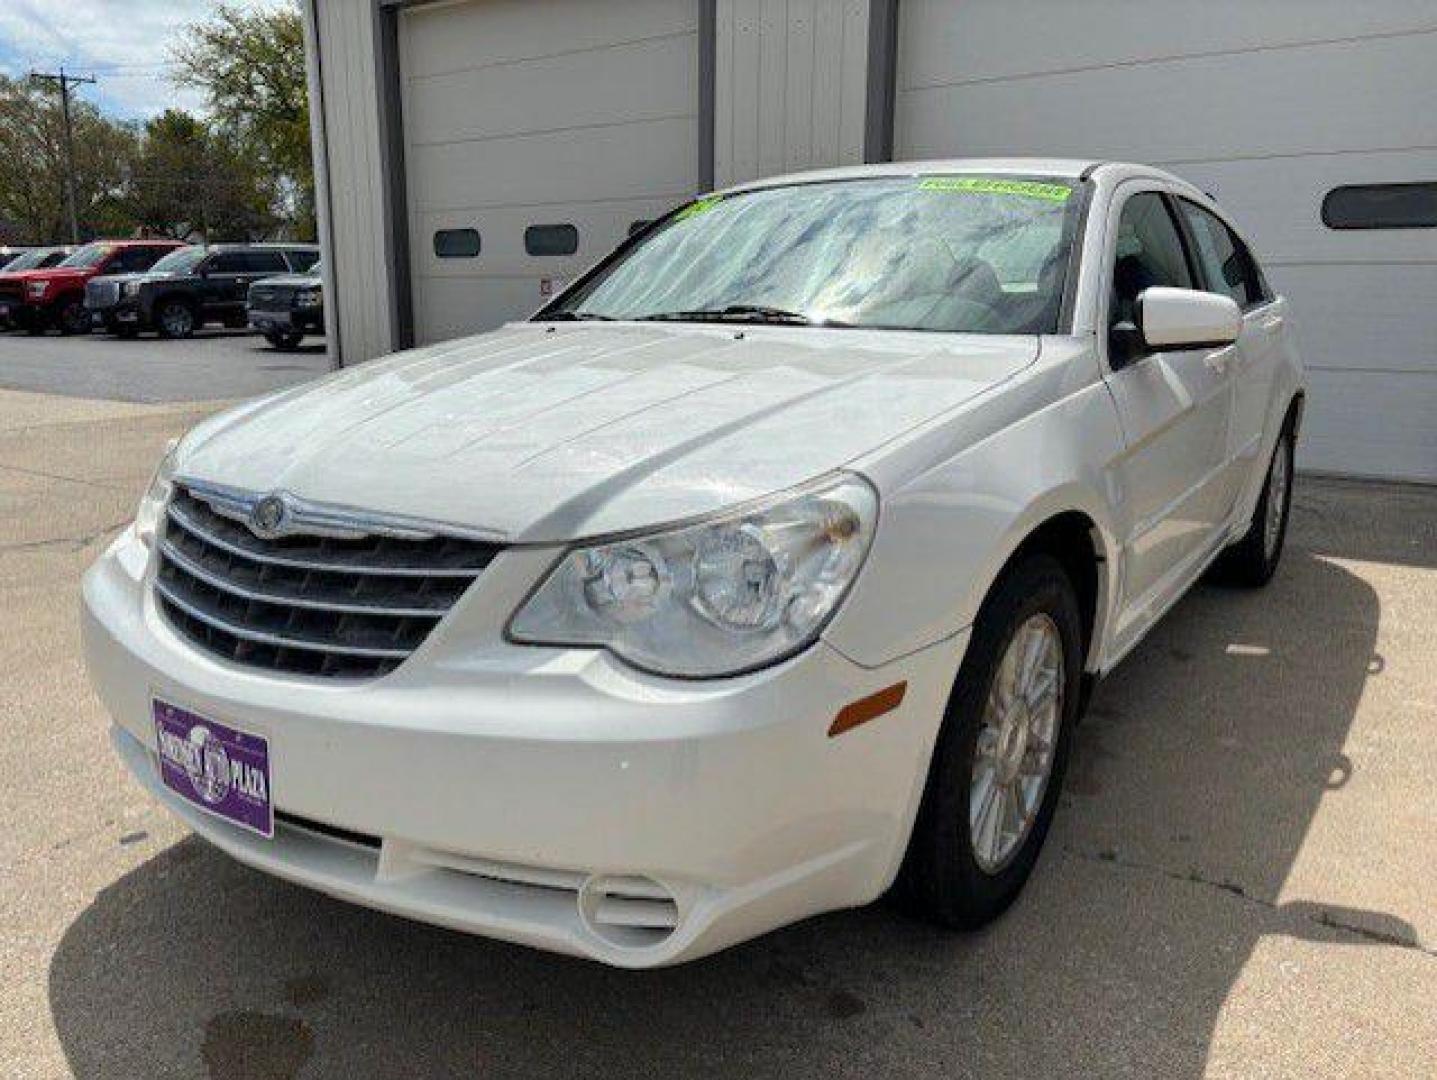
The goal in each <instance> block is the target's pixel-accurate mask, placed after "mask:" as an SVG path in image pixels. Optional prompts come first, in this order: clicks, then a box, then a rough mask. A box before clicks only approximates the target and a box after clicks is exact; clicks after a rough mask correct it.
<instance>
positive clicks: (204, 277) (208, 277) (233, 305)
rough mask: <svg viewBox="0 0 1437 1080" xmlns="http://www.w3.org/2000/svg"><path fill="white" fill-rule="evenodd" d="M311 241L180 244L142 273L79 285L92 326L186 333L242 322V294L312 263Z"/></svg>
mask: <svg viewBox="0 0 1437 1080" xmlns="http://www.w3.org/2000/svg"><path fill="white" fill-rule="evenodd" d="M318 259H319V248H318V247H317V246H315V245H313V244H211V245H209V246H208V247H188V248H181V249H180V250H178V251H173V252H171V253H170V254H168V255H166V256H165V257H164V258H163V259H161V260H160V261H159V262H157V263H155V265H154V266H152V267H150V269H149V270H147V271H146V272H144V273H142V274H114V275H107V276H105V277H97V278H93V279H91V281H90V282H89V283H88V284H87V285H86V287H85V306H86V307H87V308H89V309H90V314H91V318H92V319H93V321H94V322H95V323H96V325H99V326H103V327H104V328H105V329H106V330H109V331H110V332H111V333H113V334H118V335H119V336H120V337H134V336H135V335H136V334H138V333H140V332H141V331H142V330H155V331H158V332H159V335H160V336H161V337H167V338H187V337H189V336H190V335H192V334H193V333H194V332H195V331H196V330H198V329H199V328H200V327H201V326H203V325H204V324H205V323H210V322H217V323H223V324H224V325H225V326H228V327H234V328H239V327H242V326H244V325H245V297H246V295H247V294H248V292H249V287H250V284H251V283H252V282H254V281H257V280H259V279H260V278H267V277H274V276H276V275H280V274H291V273H295V272H297V271H303V270H307V269H309V267H311V266H313V265H314V264H315V262H316V261H318Z"/></svg>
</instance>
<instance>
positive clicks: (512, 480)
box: [84, 160, 1304, 967]
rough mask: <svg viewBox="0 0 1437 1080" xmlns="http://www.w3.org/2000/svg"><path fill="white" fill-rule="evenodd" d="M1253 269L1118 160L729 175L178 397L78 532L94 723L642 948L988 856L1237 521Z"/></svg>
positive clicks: (142, 774)
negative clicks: (740, 180) (97, 702)
mask: <svg viewBox="0 0 1437 1080" xmlns="http://www.w3.org/2000/svg"><path fill="white" fill-rule="evenodd" d="M1286 317H1287V312H1286V304H1285V302H1284V301H1283V300H1282V299H1281V298H1280V297H1277V296H1275V295H1273V293H1272V292H1271V291H1270V289H1269V287H1268V285H1267V283H1266V282H1265V280H1264V279H1263V276H1262V273H1261V271H1260V269H1259V268H1258V265H1257V263H1256V262H1255V261H1254V259H1253V257H1252V255H1251V253H1250V252H1249V250H1248V248H1247V246H1246V245H1245V244H1244V243H1243V241H1242V240H1241V239H1240V238H1239V236H1238V234H1237V232H1236V230H1235V228H1234V227H1233V225H1232V223H1231V222H1230V221H1229V220H1228V219H1227V217H1226V216H1225V215H1224V214H1223V212H1222V211H1221V210H1220V209H1218V208H1217V207H1216V206H1215V205H1214V204H1213V202H1212V200H1210V199H1208V198H1207V197H1206V196H1204V195H1203V194H1202V192H1200V191H1198V190H1197V189H1196V188H1193V187H1192V186H1190V185H1188V184H1186V183H1184V182H1182V181H1181V180H1178V179H1177V178H1175V177H1173V176H1170V175H1168V174H1166V173H1163V172H1160V171H1157V170H1155V169H1151V168H1144V167H1141V166H1135V165H1119V164H1097V163H1089V162H1071V161H1047V160H1003V161H947V162H932V163H912V164H895V165H885V166H871V167H863V168H854V169H841V170H834V171H828V172H821V173H811V174H807V175H802V176H795V177H786V178H781V179H775V180H767V181H763V182H759V183H754V184H749V185H745V186H743V187H740V188H734V189H732V190H729V191H725V192H721V193H718V194H715V195H712V196H708V197H705V198H702V199H699V200H697V201H695V202H692V203H690V204H688V205H686V206H684V207H682V208H680V209H679V210H677V211H675V212H674V213H672V214H670V215H668V216H667V217H665V218H663V219H661V220H659V221H657V222H655V223H654V224H653V225H652V226H650V227H649V228H648V229H647V230H645V231H643V232H642V233H640V234H638V235H636V236H634V237H632V238H630V239H629V240H628V241H626V242H625V243H624V244H623V246H622V247H620V248H619V250H618V251H616V252H615V253H614V254H613V255H612V256H610V257H609V258H608V259H607V260H605V261H604V262H603V263H601V264H600V265H598V266H597V267H595V268H594V270H593V271H591V272H590V273H589V274H587V275H586V276H584V277H583V278H581V279H580V280H579V281H577V282H576V283H575V284H574V285H573V286H572V287H571V288H569V289H568V290H567V291H566V292H565V293H564V294H563V295H562V296H560V297H559V298H558V299H556V300H555V301H554V302H553V303H552V304H550V305H549V306H548V307H546V308H545V309H544V310H542V311H541V312H539V314H538V315H536V316H535V317H534V318H533V319H532V320H530V321H528V322H523V323H517V324H513V325H510V326H507V327H505V328H503V329H501V330H499V331H497V332H495V333H491V334H485V335H481V336H479V337H474V338H470V339H467V340H463V341H454V342H448V343H446V344H443V345H435V346H431V347H428V348H424V349H419V350H416V351H413V352H408V353H403V354H400V355H397V356H394V357H392V358H390V359H388V360H384V361H379V362H376V363H373V364H368V365H365V366H363V367H361V368H356V369H352V370H348V371H345V372H342V373H339V374H336V375H334V376H333V377H330V378H327V379H324V380H322V381H320V382H317V383H314V384H312V385H310V386H307V387H302V388H299V389H296V390H290V391H287V392H285V393H281V394H278V395H276V396H274V397H271V398H268V399H265V400H261V401H257V402H253V403H251V404H247V405H243V406H241V407H239V408H237V409H234V410H232V411H230V412H227V413H224V414H221V415H219V416H217V417H215V418H213V419H211V420H209V421H207V422H206V423H204V424H201V425H200V426H199V427H198V428H196V429H195V430H194V431H193V432H191V433H190V434H189V435H188V436H187V437H186V438H184V439H183V440H181V441H180V442H179V444H178V445H177V446H175V447H174V448H173V449H172V450H171V452H170V453H169V454H168V455H167V456H166V458H165V460H164V462H163V463H162V464H161V466H160V468H159V471H158V473H157V474H156V476H155V479H154V482H153V484H152V485H151V488H150V490H149V492H148V494H147V495H146V496H145V498H144V501H143V503H142V504H141V506H140V510H139V516H138V520H137V521H136V522H135V524H134V525H133V527H131V528H130V529H128V530H126V531H125V532H124V534H123V535H121V536H120V537H119V538H118V539H117V540H116V541H115V543H114V544H113V545H112V546H111V547H110V548H109V550H108V551H106V552H105V554H104V556H103V557H102V558H101V559H100V560H99V561H98V562H97V563H96V565H95V566H94V567H93V568H92V569H91V570H90V572H89V574H88V576H87V578H86V580H85V589H84V606H85V612H86V617H85V631H86V632H85V638H86V646H87V651H88V657H89V663H90V670H91V673H92V676H93V679H94V682H95V685H96V687H97V688H98V690H99V692H100V695H101V696H102V697H103V699H104V701H105V703H106V705H107V706H108V708H109V710H110V712H111V713H112V715H113V716H114V718H115V726H114V728H113V739H114V743H115V746H116V748H117V750H118V752H119V754H120V756H121V757H122V758H123V759H124V761H125V762H126V764H127V765H128V766H129V768H130V769H131V770H132V771H133V773H134V774H135V776H136V777H137V778H138V779H139V780H140V782H141V783H143V784H145V785H146V786H147V787H148V788H149V789H150V790H151V791H152V792H153V793H154V795H155V797H156V798H158V799H159V800H161V801H162V802H163V803H164V804H165V805H166V806H167V807H169V808H170V809H171V810H173V811H174V812H175V813H176V814H178V815H179V816H180V817H181V818H183V819H184V820H185V821H186V822H187V823H188V824H189V825H190V826H192V827H193V828H194V829H195V831H197V832H199V833H201V834H202V835H204V836H205V837H207V838H209V839H210V840H211V841H213V842H214V843H215V844H217V845H218V846H220V847H221V848H223V849H224V850H226V851H228V852H230V853H231V854H233V855H234V856H235V857H236V858H238V859H241V860H243V861H244V862H247V863H250V864H251V865H254V866H257V867H260V868H261V869H264V870H266V871H269V872H272V873H275V874H279V875H281V876H283V877H286V878H290V879H292V880H295V881H299V882H302V883H305V884H307V885H311V886H313V887H315V888H318V889H322V890H324V891H325V892H328V893H332V894H334V895H336V896H341V897H345V898H347V899H350V900H354V901H358V902H359V903H363V904H369V905H372V906H374V907H378V908H382V909H385V910H387V911H394V912H399V913H402V914H405V915H409V916H413V917H415V918H419V919H424V920H428V921H431V922H435V923H441V924H443V925H446V926H451V927H456V928H460V929H464V930H469V931H474V932H477V933H482V934H488V935H492V936H495V937H500V938H505V939H509V940H512V941H519V942H525V943H528V944H531V945H537V946H541V947H544V948H550V949H557V950H562V951H565V952H570V953H575V954H578V955H582V956H588V957H592V958H595V959H598V960H602V961H606V962H608V963H612V964H619V965H625V966H632V967H642V966H650V965H657V964H666V963H672V962H675V961H680V960H687V959H690V958H693V957H696V956H700V955H702V954H704V953H708V952H711V951H713V950H715V949H718V948H721V947H723V946H725V945H728V944H731V943H733V942H735V941H739V940H741V939H744V938H748V937H751V936H753V935H755V934H759V933H761V932H763V931H766V930H769V929H771V928H773V927H776V926H779V925H781V924H784V923H787V922H791V921H793V920H795V919H798V918H801V917H803V916H806V915H810V914H812V913H814V912H819V911H825V910H830V909H834V908H840V907H845V906H850V905H856V904H864V903H867V902H868V901H870V900H872V899H874V898H875V897H877V896H879V895H880V894H882V893H884V892H885V891H886V890H888V889H890V888H891V887H893V886H894V885H895V883H896V884H897V886H898V888H899V889H900V891H901V893H902V895H903V896H905V897H906V898H907V899H908V901H909V902H910V903H911V905H912V906H913V907H915V908H916V909H917V910H919V911H920V912H922V913H925V914H926V915H928V916H930V917H932V918H935V919H937V920H939V921H941V922H943V923H945V924H949V925H953V926H975V925H978V924H981V923H983V922H985V921H986V920H989V919H991V918H993V917H994V916H996V915H997V914H998V913H999V912H1001V911H1002V910H1003V909H1004V908H1005V907H1006V906H1007V905H1008V904H1009V903H1010V902H1012V900H1013V899H1014V897H1015V896H1016V895H1017V893H1018V891H1019V889H1020V888H1021V887H1022V885H1023V882H1024V880H1025V879H1026V878H1027V876H1028V874H1029V872H1030V871H1031V870H1032V867H1033V864H1034V862H1035V860H1036V859H1037V857H1038V852H1039V849H1040V848H1041V846H1042V843H1043V838H1044V834H1045V833H1046V832H1047V829H1048V825H1049V821H1050V819H1051V817H1052V814H1053V810H1054V806H1055V804H1056V802H1057V795H1058V789H1059V785H1060V784H1061V781H1062V778H1063V772H1064V766H1065V762H1066V759H1067V756H1068V749H1069V745H1070V743H1071V738H1072V732H1073V727H1074V724H1075V723H1076V721H1077V720H1078V717H1079V714H1080V712H1081V710H1082V705H1083V703H1084V701H1085V700H1086V695H1087V692H1088V690H1089V688H1090V687H1091V685H1092V682H1093V680H1095V679H1096V678H1097V677H1099V676H1100V675H1102V674H1103V673H1104V672H1106V671H1108V670H1110V669H1111V668H1112V667H1113V665H1114V664H1116V663H1117V662H1118V661H1119V660H1120V659H1121V658H1122V657H1123V655H1124V654H1125V653H1127V652H1128V651H1129V650H1130V649H1131V648H1132V647H1133V645H1134V644H1136V643H1137V641H1138V640H1139V639H1140V638H1141V637H1142V636H1143V635H1144V634H1145V633H1146V632H1147V631H1148V629H1149V628H1150V627H1152V625H1153V624H1154V622H1155V621H1156V620H1157V619H1159V618H1160V617H1161V616H1162V614H1163V613H1164V612H1165V611H1166V610H1167V609H1168V608H1169V607H1171V606H1172V604H1173V603H1174V601H1176V600H1177V599H1178V598H1179V597H1180V596H1181V595H1182V594H1183V592H1184V591H1185V590H1186V589H1187V588H1188V587H1189V586H1190V585H1191V584H1192V583H1193V582H1194V581H1195V580H1197V578H1198V576H1199V575H1201V574H1202V573H1203V572H1204V571H1205V570H1206V569H1207V568H1208V567H1209V566H1210V565H1212V564H1213V563H1214V562H1218V563H1219V564H1220V567H1221V569H1222V570H1224V571H1225V572H1226V573H1227V574H1228V575H1229V576H1230V577H1232V578H1234V579H1236V580H1238V581H1241V582H1244V583H1247V584H1252V585H1260V584H1262V583H1264V582H1265V581H1267V579H1268V578H1269V577H1270V576H1271V575H1272V573H1273V571H1274V568H1275V567H1276V565H1277V560H1278V556H1279V554H1280V552H1281V550H1282V542H1283V535H1284V531H1285V526H1286V522H1287V511H1288V503H1289V497H1290V492H1291V476H1292V454H1293V443H1294V441H1295V439H1296V437H1297V430H1298V422H1299V419H1300V415H1301V409H1302V396H1303V380H1304V376H1303V370H1302V365H1301V364H1300V362H1299V361H1298V358H1297V355H1296V353H1295V351H1294V348H1293V344H1292V339H1291V335H1290V332H1289V329H1288V328H1287V326H1286V325H1285V322H1284V320H1285V319H1286Z"/></svg>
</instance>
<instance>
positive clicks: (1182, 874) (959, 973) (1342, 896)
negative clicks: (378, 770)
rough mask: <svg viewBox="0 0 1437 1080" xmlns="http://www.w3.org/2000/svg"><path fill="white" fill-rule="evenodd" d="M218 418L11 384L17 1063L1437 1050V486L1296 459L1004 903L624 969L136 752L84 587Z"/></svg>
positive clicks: (990, 1063)
mask: <svg viewBox="0 0 1437 1080" xmlns="http://www.w3.org/2000/svg"><path fill="white" fill-rule="evenodd" d="M203 411H204V410H203V409H202V408H195V407H184V408H177V407H173V406H170V407H162V408H155V407H142V406H129V405H113V404H96V403H88V402H81V401H75V400H64V399H55V398H45V397H36V396H31V395H24V394H6V393H3V392H0V611H3V613H4V614H3V627H4V632H3V634H0V725H3V730H4V732H5V735H6V737H5V739H4V741H3V743H0V780H3V782H0V820H3V822H4V824H5V828H4V830H3V832H0V910H3V912H4V914H5V917H4V919H3V920H0V965H3V971H4V973H5V981H4V990H3V991H0V1075H4V1076H6V1077H41V1076H44V1077H50V1076H66V1075H75V1076H80V1077H96V1078H98V1077H105V1078H119V1077H161V1076H176V1077H192V1076H212V1077H246V1078H257V1077H291V1076H302V1077H347V1078H354V1077H369V1076H386V1077H388V1076H475V1075H485V1076H543V1077H552V1076H589V1077H609V1076H624V1077H627V1076H644V1077H650V1076H651V1077H665V1078H671V1077H676V1076H691V1075H702V1076H733V1077H758V1076H783V1077H786V1078H789V1080H792V1078H797V1077H806V1076H824V1077H829V1076H854V1077H864V1078H874V1077H894V1076H930V1075H940V1074H941V1075H945V1076H965V1075H973V1076H979V1075H981V1076H985V1077H995V1076H1001V1077H1007V1076H1011V1077H1034V1076H1044V1075H1064V1076H1134V1077H1152V1076H1163V1077H1192V1076H1198V1075H1202V1074H1210V1075H1233V1076H1244V1077H1251V1076H1260V1075H1288V1076H1314V1075H1321V1076H1344V1075H1362V1076H1391V1077H1413V1076H1419V1075H1431V1074H1432V1071H1433V1064H1434V1062H1437V1008H1434V1005H1433V1003H1434V1002H1437V956H1434V946H1437V803H1434V790H1437V617H1434V614H1433V613H1434V612H1437V492H1434V491H1427V490H1420V489H1415V488H1398V487H1383V486H1378V485H1350V484H1341V483H1333V482H1318V481H1315V480H1312V479H1303V480H1302V481H1301V482H1300V484H1299V486H1298V489H1297V498H1296V502H1295V508H1296V512H1295V517H1294V521H1293V530H1292V535H1291V537H1290V547H1289V550H1288V555H1287V559H1286V561H1285V562H1284V564H1283V567H1282V570H1281V572H1280V574H1279V576H1278V578H1277V580H1276V581H1275V582H1274V584H1273V586H1272V587H1271V588H1269V589H1268V590H1266V591H1264V592H1259V593H1247V592H1239V591H1232V590H1226V589H1219V588H1213V587H1202V588H1199V589H1198V590H1197V591H1196V592H1195V593H1194V594H1193V595H1192V596H1191V597H1189V598H1188V599H1187V600H1185V601H1184V602H1183V603H1182V604H1181V605H1180V607H1179V608H1178V609H1177V610H1176V611H1174V612H1173V613H1172V614H1171V615H1170V616H1169V617H1168V619H1167V620H1165V622H1164V623H1163V624H1162V625H1161V627H1159V628H1158V630H1157V631H1156V632H1155V633H1154V634H1153V635H1152V636H1151V637H1150V638H1149V639H1148V640H1147V641H1146V642H1145V643H1144V644H1143V645H1142V646H1141V648H1140V649H1139V650H1138V651H1137V652H1136V653H1135V654H1134V655H1133V656H1132V657H1131V658H1130V659H1129V660H1128V661H1127V662H1126V663H1125V664H1124V665H1123V667H1122V668H1121V669H1120V670H1119V671H1118V672H1117V673H1116V674H1115V675H1114V676H1113V677H1112V678H1111V679H1110V680H1109V681H1108V682H1107V683H1106V684H1105V685H1104V686H1103V687H1102V688H1101V689H1100V691H1099V693H1098V695H1097V697H1096V699H1095V701H1094V705H1093V710H1092V713H1091V715H1090V717H1089V719H1088V720H1087V722H1086V723H1085V724H1084V726H1083V727H1082V728H1081V729H1080V731H1079V733H1078V736H1077V750H1076V760H1075V762H1074V767H1073V770H1072V773H1071V776H1070V781H1069V784H1068V788H1067V793H1066V796H1065V799H1064V805H1063V807H1062V809H1061V811H1060V814H1059V817H1058V820H1057V823H1056V825H1055V828H1054V831H1053V833H1052V834H1051V837H1050V840H1049V843H1048V847H1047V850H1046V851H1045V853H1044V855H1043V858H1042V861H1041V863H1040V865H1039V868H1038V871H1037V873H1036V874H1035V876H1034V878H1033V880H1032V883H1031V885H1030V887H1029V889H1028V891H1027V892H1026V893H1025V895H1024V896H1023V898H1022V899H1021V900H1020V901H1019V903H1018V904H1017V905H1016V906H1015V908H1014V909H1013V910H1012V911H1011V912H1010V913H1009V914H1008V916H1007V917H1005V918H1004V919H1003V920H1001V921H1000V922H999V923H998V924H997V925H996V926H994V927H992V928H990V929H989V930H987V931H985V932H982V933H979V934H974V935H968V936H962V935H950V934H946V933H941V932H939V931H937V930H934V929H931V928H929V927H926V926H923V925H920V924H917V923H914V922H911V921H908V920H907V919H905V918H904V917H902V916H901V915H899V914H897V913H895V912H894V911H892V910H890V909H889V908H887V907H885V906H883V905H878V906H874V907H872V908H869V909H866V910H862V911H854V912H848V913H843V914H838V915H832V916H827V917H823V918H817V919H812V920H810V921H808V922H806V923H803V924H801V925H799V926H796V927H793V928H790V929H788V930H784V931H781V932H779V933H775V934H772V935H770V936H768V937H765V938H763V939H761V940H758V941H755V942H752V943H749V944H747V945H745V946H742V947H740V948H737V949H733V950H731V951H729V952H727V953H724V954H721V955H719V956H716V957H714V958H712V959H709V960H705V961H701V962H698V963H696V964H693V965H690V966H687V967H682V968H677V969H672V970H667V971H659V972H650V973H645V974H633V973H624V972H619V971H612V970H608V969H605V968H601V967H597V966H595V965H592V964H589V963H585V962H581V961H576V960H568V959H563V958H558V957H553V956H548V955H544V954H541V953H537V952H531V951H527V950H525V949H521V948H517V947H513V946H508V945H502V944H496V943H492V942H488V941H484V940H480V939H474V938H468V937H463V936H460V935H457V934H453V933H449V932H446V931H441V930H436V929H431V928H428V927H424V926H419V925H415V924H411V923H407V922H404V921H401V920H398V919H394V918H390V917H387V916H384V915H379V914H376V913H373V912H369V911H365V910H361V909H359V908H355V907H350V906H347V905H345V904H342V903H339V902H336V901H333V900H329V899H327V898H325V897H322V896H319V895H315V894H312V893H309V892H306V891H304V890H301V889H298V888H295V887H292V886H289V885H286V884H283V883H280V882H277V881H273V880H270V879H269V878H266V877H263V876H261V875H259V874H257V873H254V872H252V871H249V870H246V869H243V868H241V867H240V866H238V865H236V864H234V863H232V862H231V861H229V860H228V859H226V858H225V857H223V856H221V855H220V854H218V853H217V852H215V851H214V850H212V849H211V848H209V847H208V846H206V845H205V844H204V843H202V842H200V841H198V840H196V839H194V838H192V837H189V836H187V835H186V833H185V831H184V830H183V829H182V828H180V827H179V826H177V825H176V824H175V823H174V822H173V821H172V820H171V819H170V818H169V817H167V816H166V815H165V814H164V813H163V812H161V811H159V810H157V809H156V808H155V807H154V806H152V805H151V804H150V802H149V801H148V800H147V799H146V798H145V797H143V796H142V795H141V793H140V791H139V789H138V788H137V787H136V785H134V784H133V783H131V782H130V781H129V780H128V779H127V778H126V777H125V775H124V774H123V773H122V772H121V770H120V768H119V766H118V765H117V764H116V762H115V760H114V759H113V757H112V755H111V753H110V750H109V746H108V742H107V739H106V734H105V733H106V724H107V721H106V718H105V717H104V716H103V715H102V713H101V710H100V707H99V705H98V704H97V702H96V701H95V699H94V698H93V697H92V696H91V694H90V692H89V690H88V688H87V685H86V682H85V676H84V671H83V669H82V665H81V662H80V659H79V651H78V634H77V620H76V613H75V603H76V588H77V581H78V578H79V575H80V573H81V571H82V570H83V568H84V567H85V566H86V565H87V564H88V563H89V562H90V561H91V560H92V559H93V558H94V556H95V555H96V554H97V553H98V552H99V551H100V549H101V547H102V545H103V544H104V542H105V540H106V538H107V537H108V536H109V535H110V534H111V533H112V531H113V530H114V529H116V528H117V527H118V526H119V525H120V524H121V522H122V521H124V520H125V519H126V517H127V516H128V515H129V514H130V512H131V510H132V509H133V506H134V503H135V501H136V499H137V497H138V495H139V492H140V489H141V487H142V486H143V484H144V483H145V480H146V478H147V476H148V473H149V470H150V468H151V466H152V465H153V462H154V460H155V458H156V457H157V455H158V453H159V450H160V447H161V446H162V444H163V443H164V441H165V439H166V438H168V437H169V436H171V435H173V434H176V433H178V432H179V431H180V430H181V429H183V428H184V427H186V426H187V425H188V424H190V423H192V422H193V421H194V420H195V419H197V418H198V417H199V416H200V415H201V414H202V412H203Z"/></svg>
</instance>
